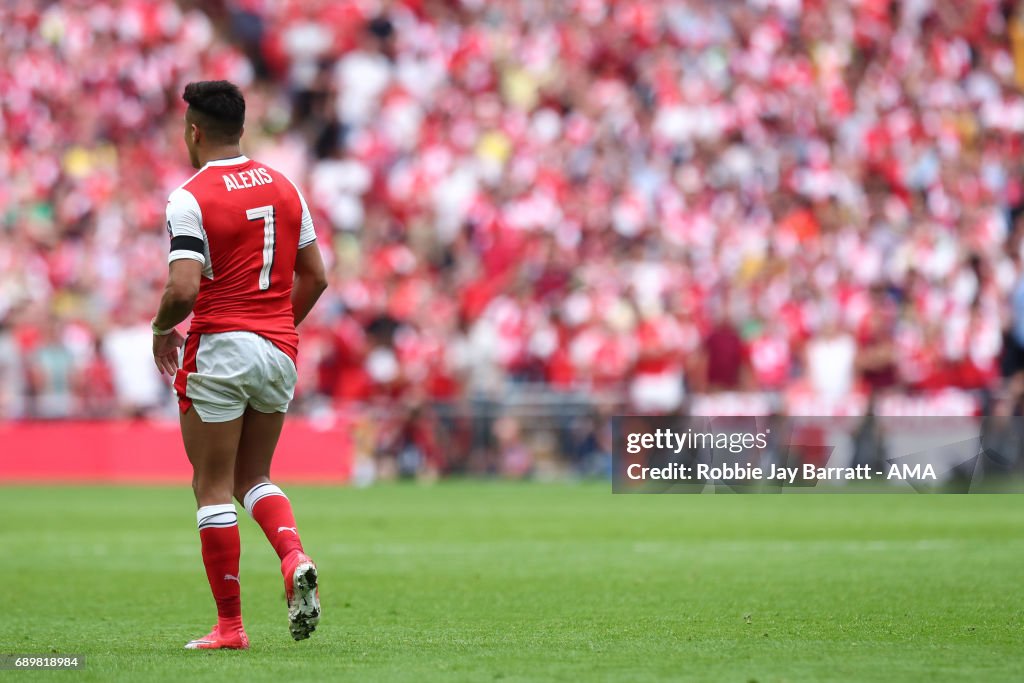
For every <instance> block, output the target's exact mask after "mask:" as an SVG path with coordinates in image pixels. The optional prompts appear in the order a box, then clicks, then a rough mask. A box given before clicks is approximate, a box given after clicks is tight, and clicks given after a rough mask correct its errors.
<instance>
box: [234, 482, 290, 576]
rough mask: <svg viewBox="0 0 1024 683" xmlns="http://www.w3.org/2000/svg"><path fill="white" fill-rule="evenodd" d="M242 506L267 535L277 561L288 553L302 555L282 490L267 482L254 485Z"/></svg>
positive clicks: (288, 503)
mask: <svg viewBox="0 0 1024 683" xmlns="http://www.w3.org/2000/svg"><path fill="white" fill-rule="evenodd" d="M244 505H245V509H246V510H248V511H249V514H250V515H252V518H253V519H255V520H256V523H257V524H259V525H260V528H262V529H263V533H265V534H266V535H267V540H268V541H270V545H272V546H274V551H275V552H276V553H277V556H278V557H280V558H281V559H282V560H283V559H284V558H285V556H287V555H288V554H289V553H292V552H294V551H296V550H298V551H300V552H301V551H302V541H301V540H300V539H299V531H298V529H297V528H296V526H295V515H294V514H293V513H292V504H291V502H290V501H289V500H288V497H287V496H285V495H284V492H283V491H281V489H279V488H278V487H276V486H274V485H273V484H271V483H269V482H268V483H266V484H257V485H256V486H253V487H252V488H251V489H250V490H249V492H248V493H247V494H245V498H244Z"/></svg>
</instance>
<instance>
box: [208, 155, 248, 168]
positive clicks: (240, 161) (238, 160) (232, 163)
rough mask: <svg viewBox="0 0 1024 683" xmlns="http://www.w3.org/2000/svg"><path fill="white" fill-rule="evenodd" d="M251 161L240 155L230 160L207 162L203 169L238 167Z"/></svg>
mask: <svg viewBox="0 0 1024 683" xmlns="http://www.w3.org/2000/svg"><path fill="white" fill-rule="evenodd" d="M247 161H249V158H248V157H247V156H245V155H244V154H239V155H238V156H237V157H231V158H230V159H214V160H213V161H207V162H206V165H205V166H203V168H207V167H209V166H238V165H240V164H244V163H245V162H247Z"/></svg>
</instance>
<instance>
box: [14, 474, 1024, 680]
mask: <svg viewBox="0 0 1024 683" xmlns="http://www.w3.org/2000/svg"><path fill="white" fill-rule="evenodd" d="M288 493H289V494H290V497H291V498H292V501H293V503H294V505H295V509H296V513H297V516H298V522H299V527H300V531H301V532H302V536H303V540H304V542H305V545H306V549H307V550H308V551H309V552H310V554H311V555H312V556H313V557H314V558H315V559H316V560H317V563H318V565H319V568H320V575H321V599H322V602H323V605H324V617H323V621H322V622H321V626H320V628H319V630H318V631H317V632H316V633H315V634H314V635H313V638H312V639H310V640H308V641H304V642H300V643H295V642H293V641H292V640H291V638H290V637H289V635H288V630H287V617H286V612H285V607H284V598H283V588H282V585H281V579H280V574H279V570H278V562H277V559H276V557H275V556H274V554H273V551H272V550H271V548H270V546H269V544H267V542H266V541H265V540H264V538H263V537H262V535H261V534H260V532H259V530H258V528H257V527H256V525H255V524H254V523H253V522H252V521H251V520H250V519H248V516H247V515H244V513H243V514H242V515H240V516H239V522H240V524H241V528H242V544H243V550H242V573H241V578H242V597H243V611H244V616H245V619H246V627H247V631H248V633H249V637H250V639H251V642H252V649H251V650H249V651H248V652H189V651H185V650H183V649H182V645H183V644H184V643H185V641H187V640H188V639H189V638H191V637H194V636H198V635H202V634H204V633H205V632H206V630H207V628H208V627H209V626H210V625H211V624H212V623H213V622H214V612H213V602H212V600H211V598H210V595H209V588H208V587H207V585H206V581H205V576H204V574H203V571H202V565H201V560H200V556H199V547H198V537H197V534H196V531H195V516H194V505H193V502H192V499H191V492H190V491H189V490H188V489H187V487H185V486H183V487H181V488H166V487H152V488H133V487H103V488H99V487H96V488H93V487H25V488H20V487H5V488H0V553H2V555H0V557H2V562H0V587H2V589H0V590H2V594H3V595H4V599H3V602H2V605H0V652H2V653H26V654H40V653H75V654H84V655H86V657H87V665H86V669H85V670H84V671H75V672H66V671H61V672H43V671H37V672H33V673H27V672H21V673H12V672H0V678H11V679H12V680H22V679H23V680H33V681H37V680H58V679H59V680H62V681H144V680H159V681H186V680H187V681H218V683H221V682H223V681H275V682H276V683H292V682H293V681H323V680H332V681H343V680H350V681H411V682H414V683H426V682H429V681H502V682H512V681H572V682H574V683H576V682H581V681H587V682H590V681H619V680H622V681H687V680H692V681H738V682H740V683H747V682H749V681H759V682H761V683H766V682H768V681H887V682H888V681H914V680H921V681H937V680H950V681H953V680H956V681H963V680H973V681H1011V680H1015V681H1020V680H1024V623H1022V622H1024V615H1022V613H1024V497H1021V496H1011V495H1006V496H924V495H922V496H915V495H782V496H778V495H776V496H771V495H763V496H735V495H704V496H680V495H675V496H674V495H662V496H655V495H650V496H613V495H611V494H610V492H609V486H608V485H607V484H585V485H568V484H547V485H545V484H518V485H517V484H499V483H481V482H449V483H443V484H439V485H435V486H419V485H382V486H378V487H373V488H370V489H365V490H355V489H345V488H300V487H295V488H291V489H288Z"/></svg>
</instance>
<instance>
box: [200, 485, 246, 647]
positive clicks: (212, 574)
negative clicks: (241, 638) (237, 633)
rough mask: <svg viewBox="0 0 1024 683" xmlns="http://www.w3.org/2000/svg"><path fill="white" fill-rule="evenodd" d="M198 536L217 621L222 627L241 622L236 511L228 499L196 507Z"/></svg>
mask: <svg viewBox="0 0 1024 683" xmlns="http://www.w3.org/2000/svg"><path fill="white" fill-rule="evenodd" d="M197 517H198V520H199V540H200V543H201V545H202V549H203V564H204V565H206V578H207V579H208V580H209V582H210V590H212V591H213V599H214V600H215V601H216V602H217V624H218V626H220V627H221V629H222V630H224V629H229V628H240V627H241V626H242V585H241V583H240V582H239V580H238V558H239V555H241V551H242V544H241V540H240V539H239V537H238V515H237V514H236V513H235V506H234V505H233V504H231V503H225V504H223V505H207V506H205V507H201V508H199V512H198V514H197Z"/></svg>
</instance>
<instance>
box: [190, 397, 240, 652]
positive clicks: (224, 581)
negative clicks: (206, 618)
mask: <svg viewBox="0 0 1024 683" xmlns="http://www.w3.org/2000/svg"><path fill="white" fill-rule="evenodd" d="M206 408H207V412H206V416H205V417H206V419H205V421H204V419H203V417H202V416H201V415H200V410H199V408H198V407H197V406H196V405H195V404H193V405H191V406H189V407H188V408H187V410H186V411H185V412H183V413H182V414H181V435H182V440H183V441H184V444H185V452H186V453H187V455H188V459H189V462H191V463H192V489H193V492H194V493H195V497H196V504H197V507H198V511H197V513H196V520H197V523H198V526H199V539H200V545H201V548H202V556H203V565H204V566H205V567H206V578H207V580H208V581H209V583H210V590H211V591H212V592H213V598H214V601H215V602H216V603H217V625H216V626H214V628H213V630H212V631H211V632H210V633H209V634H208V635H206V636H204V637H202V638H197V639H195V640H192V641H190V642H189V643H188V644H187V645H186V646H185V647H186V648H187V649H220V648H231V649H245V648H247V647H248V646H249V640H248V638H247V637H246V634H245V631H244V629H243V628H242V599H241V592H242V591H241V583H240V581H239V573H238V564H239V555H240V553H241V542H240V539H239V535H238V516H237V513H236V512H235V505H234V503H233V502H232V500H231V495H232V491H233V490H234V475H235V457H236V454H237V452H238V441H239V438H240V437H241V433H242V418H241V417H235V418H234V419H224V418H230V417H231V416H232V415H231V413H230V412H225V411H223V410H215V409H214V406H207V407H206ZM217 420H223V421H217Z"/></svg>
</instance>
